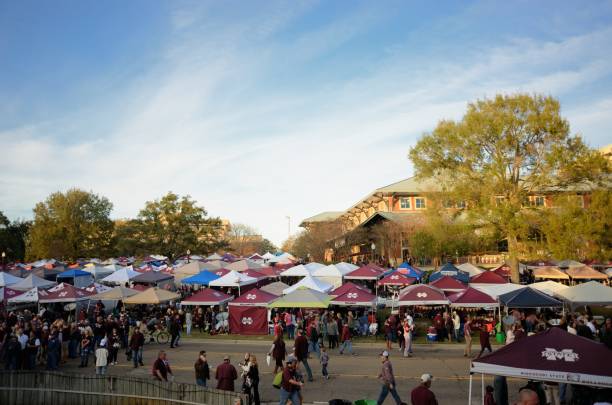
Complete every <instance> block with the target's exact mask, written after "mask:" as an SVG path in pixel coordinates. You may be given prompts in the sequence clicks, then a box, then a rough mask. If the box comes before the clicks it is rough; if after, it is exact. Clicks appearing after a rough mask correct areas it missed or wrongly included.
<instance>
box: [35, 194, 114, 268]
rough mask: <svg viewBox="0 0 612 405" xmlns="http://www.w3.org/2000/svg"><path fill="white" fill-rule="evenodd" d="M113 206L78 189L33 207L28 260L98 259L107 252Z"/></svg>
mask: <svg viewBox="0 0 612 405" xmlns="http://www.w3.org/2000/svg"><path fill="white" fill-rule="evenodd" d="M112 209H113V204H112V203H111V202H110V201H109V200H108V199H107V198H106V197H102V196H99V195H97V194H94V193H92V192H87V191H83V190H79V189H71V190H68V191H67V192H66V193H61V192H57V193H53V194H51V195H50V196H49V197H47V199H46V200H45V201H43V202H39V203H38V204H36V206H35V207H34V221H33V223H32V226H31V228H30V233H29V238H28V246H27V255H26V256H27V258H28V259H30V260H32V259H39V258H58V259H69V260H74V259H76V258H79V257H101V256H104V255H106V254H108V253H109V252H110V249H111V243H112V233H113V222H112V221H111V219H110V213H111V210H112Z"/></svg>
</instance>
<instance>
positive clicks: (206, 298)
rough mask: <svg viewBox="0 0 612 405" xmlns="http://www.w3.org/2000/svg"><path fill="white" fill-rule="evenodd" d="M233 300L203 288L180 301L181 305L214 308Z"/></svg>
mask: <svg viewBox="0 0 612 405" xmlns="http://www.w3.org/2000/svg"><path fill="white" fill-rule="evenodd" d="M232 299H234V297H232V296H231V295H227V294H224V293H222V292H221V291H217V290H213V289H212V288H203V289H201V290H200V291H198V292H197V293H195V294H193V295H192V296H191V297H188V298H185V299H184V300H183V301H181V306H182V305H204V306H214V305H223V304H225V303H226V302H228V301H231V300H232Z"/></svg>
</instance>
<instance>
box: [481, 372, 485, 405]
mask: <svg viewBox="0 0 612 405" xmlns="http://www.w3.org/2000/svg"><path fill="white" fill-rule="evenodd" d="M484 391H485V389H484V374H480V395H481V398H482V405H484Z"/></svg>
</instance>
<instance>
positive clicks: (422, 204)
mask: <svg viewBox="0 0 612 405" xmlns="http://www.w3.org/2000/svg"><path fill="white" fill-rule="evenodd" d="M414 206H415V207H416V208H417V209H422V208H425V199H424V198H415V199H414Z"/></svg>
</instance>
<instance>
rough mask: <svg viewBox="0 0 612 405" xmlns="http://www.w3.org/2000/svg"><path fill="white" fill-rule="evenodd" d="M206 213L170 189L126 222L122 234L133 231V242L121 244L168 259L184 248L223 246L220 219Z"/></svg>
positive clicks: (206, 249) (196, 249) (205, 250)
mask: <svg viewBox="0 0 612 405" xmlns="http://www.w3.org/2000/svg"><path fill="white" fill-rule="evenodd" d="M207 215H208V213H207V212H206V210H205V209H204V207H200V206H198V205H197V203H196V201H194V200H192V199H191V197H190V196H183V197H180V196H178V195H177V194H174V193H172V192H169V193H168V194H166V195H165V196H163V197H162V198H160V199H159V200H154V201H147V202H146V203H145V207H144V208H143V209H142V210H140V212H139V214H138V218H137V219H135V220H132V221H128V222H127V223H126V224H125V229H124V232H123V234H124V235H125V234H132V238H133V242H129V243H126V244H124V246H125V248H133V249H137V252H146V253H157V254H160V253H161V254H163V255H165V256H168V257H169V258H174V257H176V256H178V255H181V254H185V252H187V250H190V251H192V252H194V253H209V252H214V251H216V250H218V249H221V248H224V247H226V246H227V242H226V241H225V240H224V239H223V238H222V224H221V220H220V219H219V218H210V217H207ZM117 236H120V235H117ZM126 253H127V252H126Z"/></svg>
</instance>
